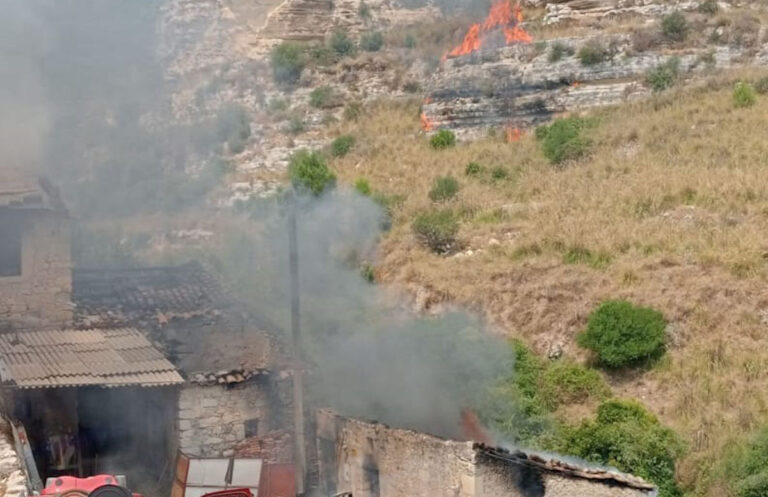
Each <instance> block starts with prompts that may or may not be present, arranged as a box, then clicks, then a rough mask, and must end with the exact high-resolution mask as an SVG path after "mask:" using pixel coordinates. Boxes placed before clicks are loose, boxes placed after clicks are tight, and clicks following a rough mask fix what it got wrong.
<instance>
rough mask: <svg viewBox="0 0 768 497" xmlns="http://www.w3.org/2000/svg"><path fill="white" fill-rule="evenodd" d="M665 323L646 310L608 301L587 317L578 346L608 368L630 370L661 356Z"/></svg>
mask: <svg viewBox="0 0 768 497" xmlns="http://www.w3.org/2000/svg"><path fill="white" fill-rule="evenodd" d="M665 328H666V321H665V320H664V316H663V315H662V314H661V313H660V312H658V311H656V310H654V309H650V308H647V307H638V306H635V305H633V304H631V303H629V302H626V301H622V300H609V301H606V302H603V303H602V304H600V306H599V307H598V308H597V309H596V310H595V311H593V312H592V314H590V316H589V319H588V321H587V329H586V330H585V331H584V332H582V333H581V334H579V336H578V343H579V345H581V346H582V347H585V348H587V349H590V350H592V351H593V352H594V353H595V354H596V355H597V359H598V360H599V361H600V363H601V364H603V365H605V366H607V367H610V368H621V367H625V366H631V365H633V364H637V363H638V362H641V361H644V360H646V359H649V358H654V357H658V356H660V355H661V354H663V353H664V347H665V335H664V331H665Z"/></svg>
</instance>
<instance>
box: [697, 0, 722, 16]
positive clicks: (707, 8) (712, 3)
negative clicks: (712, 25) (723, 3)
mask: <svg viewBox="0 0 768 497" xmlns="http://www.w3.org/2000/svg"><path fill="white" fill-rule="evenodd" d="M697 10H698V11H699V12H701V13H702V14H709V15H715V14H717V12H718V11H719V10H720V7H719V6H718V5H717V0H704V1H703V2H701V3H700V4H699V8H698V9H697Z"/></svg>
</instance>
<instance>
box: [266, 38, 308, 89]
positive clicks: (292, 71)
mask: <svg viewBox="0 0 768 497" xmlns="http://www.w3.org/2000/svg"><path fill="white" fill-rule="evenodd" d="M269 60H270V63H271V64H272V75H273V77H274V78H275V82H276V83H282V84H292V83H296V82H297V81H298V80H299V78H300V77H301V72H302V71H303V70H304V66H305V65H306V60H305V58H304V50H303V48H302V46H301V45H299V44H297V43H292V42H284V43H281V44H279V45H277V46H276V47H275V48H274V49H272V53H271V54H270V58H269Z"/></svg>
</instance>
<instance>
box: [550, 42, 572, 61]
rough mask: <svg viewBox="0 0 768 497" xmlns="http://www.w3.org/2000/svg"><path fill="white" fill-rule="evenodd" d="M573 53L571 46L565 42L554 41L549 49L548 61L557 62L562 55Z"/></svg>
mask: <svg viewBox="0 0 768 497" xmlns="http://www.w3.org/2000/svg"><path fill="white" fill-rule="evenodd" d="M571 55H573V48H571V47H570V46H568V45H566V44H565V43H561V42H556V43H554V44H553V45H552V47H551V48H550V49H549V61H550V62H557V61H559V60H560V59H562V58H563V57H570V56H571Z"/></svg>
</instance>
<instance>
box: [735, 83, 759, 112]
mask: <svg viewBox="0 0 768 497" xmlns="http://www.w3.org/2000/svg"><path fill="white" fill-rule="evenodd" d="M756 102H757V94H756V93H755V88H754V87H753V86H752V85H751V84H749V83H745V82H744V81H739V82H738V83H736V87H735V88H734V89H733V105H735V106H736V107H737V108H744V107H752V106H753V105H755V103H756Z"/></svg>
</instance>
